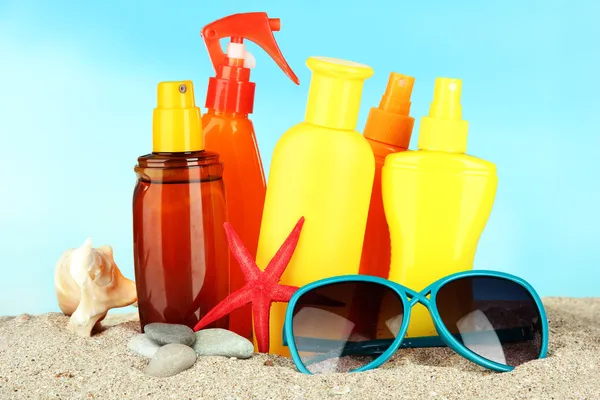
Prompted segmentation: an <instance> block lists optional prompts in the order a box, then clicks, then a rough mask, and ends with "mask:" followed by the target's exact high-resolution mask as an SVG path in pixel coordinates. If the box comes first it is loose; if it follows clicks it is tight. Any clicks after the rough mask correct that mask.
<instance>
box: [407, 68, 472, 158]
mask: <svg viewBox="0 0 600 400" xmlns="http://www.w3.org/2000/svg"><path fill="white" fill-rule="evenodd" d="M461 92H462V81H461V80H460V79H454V78H437V79H436V80H435V88H434V92H433V101H432V102H431V106H430V108H429V116H427V117H423V118H422V119H421V127H420V130H419V145H418V146H419V148H420V149H423V150H432V151H447V152H451V153H465V152H466V151H467V130H468V122H467V121H465V120H463V119H462V106H461V105H460V95H461Z"/></svg>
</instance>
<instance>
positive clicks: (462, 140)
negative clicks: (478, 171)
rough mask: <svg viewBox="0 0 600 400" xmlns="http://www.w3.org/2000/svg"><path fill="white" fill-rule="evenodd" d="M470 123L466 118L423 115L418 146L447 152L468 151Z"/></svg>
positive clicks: (423, 148)
mask: <svg viewBox="0 0 600 400" xmlns="http://www.w3.org/2000/svg"><path fill="white" fill-rule="evenodd" d="M468 125H469V124H468V122H467V121H465V120H456V119H442V118H432V117H423V118H422V119H421V127H420V131H419V143H418V148H419V149H421V150H429V151H443V152H446V153H466V152H467V139H468Z"/></svg>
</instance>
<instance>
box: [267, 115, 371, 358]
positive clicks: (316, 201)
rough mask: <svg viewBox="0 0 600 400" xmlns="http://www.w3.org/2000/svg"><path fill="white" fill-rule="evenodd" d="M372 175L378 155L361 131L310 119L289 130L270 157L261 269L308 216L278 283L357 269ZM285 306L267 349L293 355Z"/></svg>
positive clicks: (275, 313) (275, 312) (277, 313)
mask: <svg viewBox="0 0 600 400" xmlns="http://www.w3.org/2000/svg"><path fill="white" fill-rule="evenodd" d="M374 173H375V160H374V156H373V152H372V150H371V148H370V146H369V144H368V142H367V141H366V139H365V138H364V137H363V136H362V135H361V134H360V133H358V132H356V131H354V130H334V129H328V128H324V127H319V126H316V125H312V124H309V123H306V122H303V123H300V124H298V125H296V126H294V127H292V128H291V129H290V130H288V131H287V132H286V133H285V134H284V135H283V136H282V138H281V139H280V140H279V142H278V143H277V145H276V147H275V150H274V152H273V158H272V161H271V167H270V173H269V179H268V183H267V196H266V200H265V207H264V211H263V221H262V225H261V232H260V238H259V242H258V253H257V259H256V261H257V264H258V266H259V267H261V268H263V269H264V268H265V267H266V266H267V264H268V262H269V261H270V260H271V258H272V257H273V256H274V255H275V253H276V251H277V250H278V249H279V247H280V246H281V244H282V243H283V241H284V240H285V238H286V237H287V236H288V235H289V233H290V232H291V231H292V229H293V227H294V225H295V224H296V223H297V222H298V220H299V219H300V217H302V216H304V217H305V219H306V222H305V223H304V227H303V228H302V234H301V236H300V241H299V243H298V246H297V248H296V251H295V253H294V256H293V258H292V259H291V261H290V263H289V265H288V267H287V269H286V271H285V272H284V274H283V276H282V279H281V283H283V284H285V285H293V286H298V287H300V286H303V285H306V284H308V283H310V282H314V281H316V280H318V279H323V278H327V277H331V276H336V275H344V274H356V273H358V270H359V264H360V257H361V249H362V243H363V239H364V234H365V228H366V223H367V213H368V210H369V202H370V196H371V188H372V186H373V176H374ZM286 306H287V304H285V303H273V305H272V306H271V320H270V353H272V354H280V355H285V356H289V351H288V349H287V347H283V346H282V337H281V333H282V329H283V322H284V319H285V311H286Z"/></svg>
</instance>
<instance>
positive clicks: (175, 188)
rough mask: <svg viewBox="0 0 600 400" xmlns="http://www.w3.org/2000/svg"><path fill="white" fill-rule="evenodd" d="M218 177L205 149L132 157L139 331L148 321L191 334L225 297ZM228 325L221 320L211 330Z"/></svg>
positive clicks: (226, 259) (218, 167)
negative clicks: (135, 160) (134, 160)
mask: <svg viewBox="0 0 600 400" xmlns="http://www.w3.org/2000/svg"><path fill="white" fill-rule="evenodd" d="M222 171H223V165H222V163H221V162H219V156H218V155H217V154H215V153H212V152H207V151H194V152H186V153H152V154H149V155H146V156H142V157H139V158H138V165H136V167H135V172H136V174H137V183H136V187H135V191H134V195H133V234H134V263H135V276H136V286H137V293H138V308H139V314H140V323H141V327H142V331H143V327H144V326H145V325H146V324H149V323H152V322H164V323H174V324H183V325H187V326H189V327H191V328H193V327H194V325H195V324H196V323H197V322H198V321H199V320H200V319H201V318H202V317H203V316H204V315H205V314H206V313H207V312H208V311H210V310H211V309H212V308H213V307H214V306H215V305H217V303H218V302H219V301H221V300H223V299H224V298H225V297H226V296H227V295H228V294H229V270H228V268H229V249H228V244H227V238H226V236H225V230H224V229H223V223H224V222H225V221H226V218H227V210H226V201H225V193H224V186H223V179H222ZM227 326H228V320H227V319H226V318H223V319H221V320H219V321H217V322H215V323H214V324H212V326H211V327H219V328H227Z"/></svg>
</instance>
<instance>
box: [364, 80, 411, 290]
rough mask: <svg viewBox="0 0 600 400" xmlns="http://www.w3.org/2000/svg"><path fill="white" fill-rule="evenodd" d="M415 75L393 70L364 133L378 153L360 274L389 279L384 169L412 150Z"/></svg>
mask: <svg viewBox="0 0 600 400" xmlns="http://www.w3.org/2000/svg"><path fill="white" fill-rule="evenodd" d="M414 82H415V78H413V77H412V76H407V75H403V74H398V73H396V72H392V73H391V74H390V77H389V79H388V83H387V87H386V89H385V93H384V94H383V96H382V97H381V102H380V103H379V107H373V108H371V111H370V112H369V117H368V118H367V123H366V124H365V129H364V132H363V135H364V136H365V138H367V140H368V141H369V144H370V145H371V148H372V149H373V154H374V155H375V179H374V180H373V191H372V194H371V205H370V206H369V218H368V219H367V230H366V232H365V241H364V244H363V250H362V256H361V261H360V273H361V274H365V275H372V276H379V277H381V278H387V277H388V274H389V272H390V231H389V229H388V225H387V221H386V219H385V212H384V210H383V199H382V194H381V168H382V167H383V163H384V162H385V158H386V156H387V155H388V154H391V153H396V152H399V151H405V150H406V149H408V144H409V143H410V137H411V135H412V129H413V125H414V122H415V120H414V118H412V117H411V116H410V115H409V113H410V96H411V94H412V89H413V85H414Z"/></svg>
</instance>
